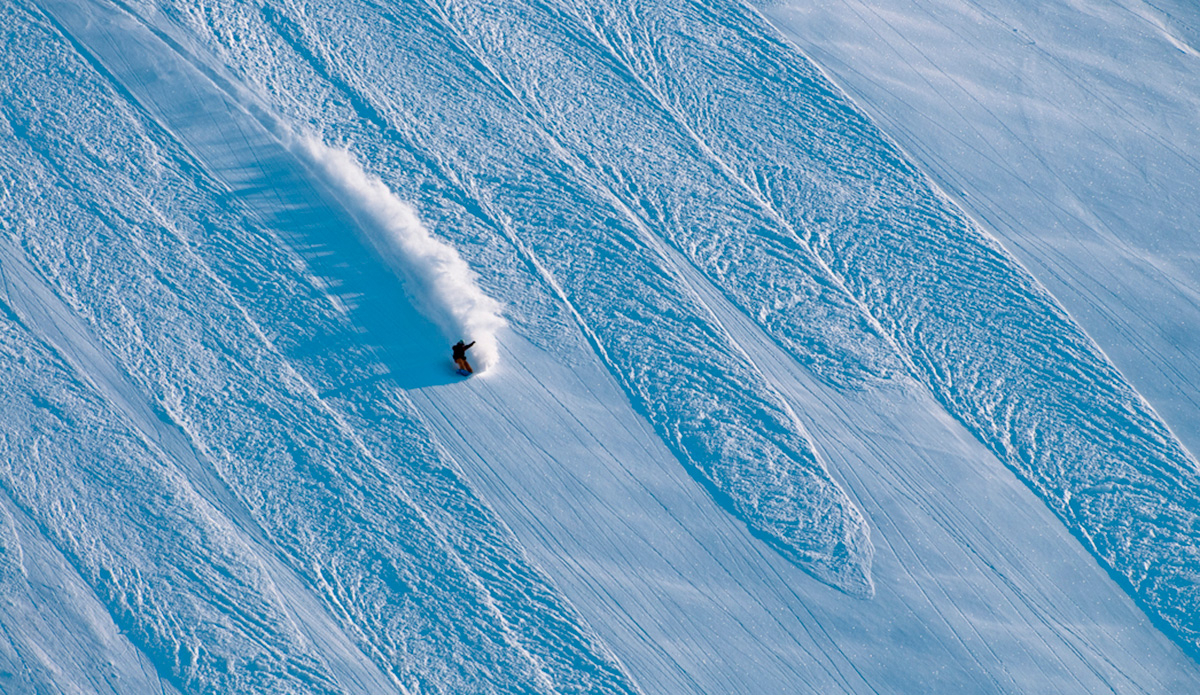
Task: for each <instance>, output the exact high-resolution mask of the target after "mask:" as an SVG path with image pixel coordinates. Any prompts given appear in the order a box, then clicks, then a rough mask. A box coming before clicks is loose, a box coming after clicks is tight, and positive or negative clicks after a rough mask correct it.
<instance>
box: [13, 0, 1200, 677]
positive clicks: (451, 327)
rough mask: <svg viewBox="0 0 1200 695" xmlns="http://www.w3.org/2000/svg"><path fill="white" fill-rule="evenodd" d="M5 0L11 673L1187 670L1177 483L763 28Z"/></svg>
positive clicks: (1191, 594) (755, 18)
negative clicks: (463, 363)
mask: <svg viewBox="0 0 1200 695" xmlns="http://www.w3.org/2000/svg"><path fill="white" fill-rule="evenodd" d="M2 11H3V17H2V19H3V21H2V22H0V26H2V27H4V29H3V31H4V36H5V39H6V41H5V50H4V51H3V53H2V54H0V55H2V57H3V60H4V66H3V70H0V75H3V78H0V85H2V87H0V89H2V94H0V132H3V134H4V136H5V137H4V138H3V144H2V146H0V157H2V158H3V162H4V166H3V167H0V176H2V177H3V178H0V199H2V200H3V201H4V204H5V208H6V214H5V215H4V216H3V218H2V219H3V221H2V224H3V230H4V235H3V239H2V243H0V270H2V271H3V280H4V288H5V294H4V298H3V302H2V304H3V307H4V311H3V314H2V316H0V318H2V321H3V322H2V324H0V328H2V332H0V336H2V340H3V346H4V348H3V350H2V351H0V357H2V360H0V365H2V367H3V369H2V370H0V375H2V376H0V389H2V390H3V393H4V397H5V402H6V403H8V404H9V406H8V409H7V410H6V411H5V414H4V416H3V417H4V425H5V427H4V428H3V433H2V434H0V450H2V451H3V455H2V456H0V461H2V462H3V465H2V466H0V487H2V488H3V492H4V495H3V496H2V498H0V499H2V501H3V510H4V515H3V516H0V548H2V549H3V555H2V559H3V565H2V566H0V579H2V581H3V582H4V586H5V590H4V592H3V593H4V596H5V598H6V601H5V603H4V609H3V610H0V625H3V628H4V631H3V636H4V638H3V640H0V659H2V660H3V664H0V685H2V686H3V688H4V689H5V691H14V692H25V691H28V692H37V691H39V690H64V691H69V690H73V689H77V690H81V691H84V692H92V691H99V692H110V691H111V692H152V691H156V690H161V691H170V692H175V691H178V692H271V693H277V692H366V693H377V692H411V693H417V692H505V693H509V692H589V693H592V692H653V693H658V692H762V693H769V692H780V693H783V692H797V691H800V692H839V691H841V692H871V691H883V692H895V691H918V690H920V691H932V692H951V691H960V692H961V691H966V692H1026V691H1040V692H1096V691H1101V690H1114V691H1118V692H1179V691H1187V690H1189V689H1193V688H1195V687H1196V685H1197V683H1200V670H1198V668H1197V664H1196V663H1195V661H1194V660H1193V659H1192V658H1190V657H1189V655H1188V653H1187V651H1185V650H1187V649H1193V648H1194V645H1195V639H1196V634H1197V625H1196V624H1195V622H1194V620H1195V619H1194V617H1193V616H1194V614H1195V611H1194V608H1195V605H1196V595H1195V589H1194V582H1193V581H1191V580H1189V576H1190V575H1189V573H1194V572H1195V571H1196V568H1197V564H1196V561H1195V558H1194V557H1192V555H1191V554H1190V553H1192V552H1194V551H1193V549H1194V547H1195V545H1196V544H1195V535H1196V530H1195V529H1196V525H1195V523H1194V516H1195V511H1196V510H1197V509H1198V508H1200V507H1198V505H1196V502H1195V497H1196V493H1197V490H1198V488H1197V485H1196V480H1195V462H1194V460H1193V459H1192V458H1191V456H1190V455H1189V454H1188V453H1187V451H1186V450H1185V449H1184V448H1183V447H1182V446H1181V444H1180V443H1179V441H1178V440H1176V438H1175V437H1174V436H1173V434H1172V433H1171V431H1169V430H1168V429H1167V428H1166V427H1165V426H1164V423H1163V421H1162V420H1160V419H1159V418H1158V416H1157V415H1156V413H1155V412H1154V411H1153V410H1152V409H1151V408H1150V407H1149V406H1148V405H1147V403H1146V401H1145V400H1143V398H1142V396H1141V395H1140V394H1139V392H1138V391H1136V390H1134V388H1133V387H1132V386H1131V384H1130V383H1129V382H1127V381H1126V380H1125V378H1124V377H1123V376H1122V374H1121V373H1120V372H1118V371H1117V370H1116V369H1115V368H1114V366H1113V365H1112V363H1110V361H1109V358H1108V357H1107V356H1106V353H1105V352H1103V351H1102V350H1101V349H1100V347H1098V346H1097V344H1096V343H1094V342H1093V341H1092V339H1091V338H1090V337H1089V335H1088V334H1087V333H1085V332H1084V331H1083V330H1082V329H1081V327H1080V325H1079V324H1078V323H1076V320H1075V319H1074V318H1072V316H1071V315H1069V314H1068V313H1067V312H1066V311H1064V309H1063V307H1062V305H1060V303H1059V301H1058V300H1057V298H1056V297H1055V296H1054V295H1052V294H1051V293H1050V292H1048V291H1047V289H1046V286H1045V285H1044V284H1042V283H1040V282H1039V279H1035V278H1038V277H1039V276H1037V275H1036V273H1035V274H1034V275H1031V274H1030V273H1029V272H1028V271H1026V270H1025V268H1024V267H1023V266H1022V265H1021V264H1020V263H1019V262H1018V261H1017V260H1016V259H1015V258H1014V257H1013V256H1011V255H1010V254H1009V253H1008V252H1006V251H1005V250H1004V249H1003V248H1001V247H1000V246H999V245H998V244H997V243H996V242H994V241H993V240H992V239H991V237H989V236H988V233H987V232H986V231H985V230H984V229H982V228H980V227H979V226H978V225H976V224H975V223H974V222H973V221H972V220H971V219H970V218H968V217H966V216H965V215H964V214H963V213H962V212H960V211H959V209H958V208H956V207H955V206H954V205H953V204H952V203H951V202H950V201H949V200H948V199H947V198H946V197H945V196H944V195H943V194H941V192H940V191H939V190H938V189H937V188H935V187H934V186H933V185H931V183H930V182H929V180H928V179H927V178H926V177H925V176H924V175H923V174H922V173H921V170H920V169H918V168H917V167H916V166H915V165H914V163H913V162H912V161H910V160H908V159H907V158H906V155H905V154H904V153H903V151H902V150H900V149H898V148H897V147H896V146H895V145H894V144H893V143H892V141H891V140H890V139H889V138H888V137H887V136H886V135H885V134H884V133H882V132H881V131H879V130H878V129H877V128H876V127H875V125H873V123H872V122H871V121H870V120H868V119H867V118H865V117H864V114H863V112H862V111H860V110H859V108H858V107H857V106H856V105H855V104H853V103H851V102H850V101H849V100H847V99H846V98H845V97H844V96H843V95H842V94H841V93H840V92H839V91H838V90H837V89H836V88H835V87H834V86H833V85H832V84H831V83H830V82H828V81H827V80H826V79H825V78H824V77H823V76H822V74H821V73H820V72H819V71H817V70H816V69H815V68H814V67H813V66H812V65H811V64H810V63H808V62H806V61H805V59H804V58H803V57H802V56H801V55H800V54H799V53H798V52H797V51H796V49H795V46H794V45H792V44H791V43H789V42H788V41H786V40H783V39H782V38H781V36H780V34H779V33H778V30H777V29H776V28H775V27H773V26H772V25H770V24H769V23H768V22H767V21H766V20H764V18H763V17H762V16H760V15H759V14H758V13H757V11H755V10H754V9H753V8H750V7H747V6H744V5H741V4H738V3H728V4H727V3H711V4H704V5H693V4H682V5H681V4H679V3H661V4H660V3H640V4H636V5H625V4H622V3H605V4H599V5H596V4H592V3H579V4H576V3H572V2H550V3H541V2H532V3H517V2H505V3H497V4H457V3H454V2H450V3H444V4H439V3H436V2H429V3H410V4H401V5H397V6H390V5H382V4H377V3H373V2H367V1H364V2H349V3H347V2H337V3H321V2H316V3H303V2H284V1H281V2H270V3H262V4H248V3H236V2H212V3H205V4H196V3H190V2H189V3H170V2H163V3H157V4H156V3H124V2H120V1H117V2H83V1H79V0H39V1H36V2H33V1H31V2H13V3H9V4H7V5H4V6H3V8H2ZM464 263H465V264H464ZM447 269H448V270H447ZM468 304H469V305H470V306H474V307H475V308H474V309H466V310H465V311H464V313H462V314H461V315H460V316H458V317H455V318H453V319H448V318H447V317H446V315H445V314H446V312H445V311H444V308H445V307H447V306H454V307H455V308H462V307H464V305H468ZM506 326H507V327H506ZM456 330H470V331H471V332H472V335H470V336H464V337H468V338H469V337H474V336H476V335H477V336H478V337H480V338H482V339H483V341H484V344H483V345H481V346H480V347H481V348H486V349H487V350H485V351H481V353H480V357H482V358H483V362H484V363H486V364H487V366H488V369H487V370H486V371H485V372H483V373H482V374H480V375H479V376H477V377H474V378H472V379H470V380H467V381H463V380H460V379H459V378H458V377H457V376H455V375H454V374H453V372H452V371H451V370H450V365H449V364H447V359H446V352H447V349H448V347H447V345H448V340H449V339H451V338H453V337H454V336H453V332H454V331H456ZM1014 471H1015V472H1016V473H1017V474H1019V475H1020V478H1018V477H1017V475H1014ZM1081 540H1082V541H1083V543H1081V542H1080V541H1081ZM32 616H36V618H33V617H32Z"/></svg>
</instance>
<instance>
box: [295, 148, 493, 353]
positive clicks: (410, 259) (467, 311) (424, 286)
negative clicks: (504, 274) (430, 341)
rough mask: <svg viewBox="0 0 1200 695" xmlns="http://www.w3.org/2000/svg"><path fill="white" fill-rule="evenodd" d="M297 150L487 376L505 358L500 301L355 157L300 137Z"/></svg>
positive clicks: (420, 305)
mask: <svg viewBox="0 0 1200 695" xmlns="http://www.w3.org/2000/svg"><path fill="white" fill-rule="evenodd" d="M291 147H292V149H293V150H294V151H296V152H297V153H298V154H300V155H301V156H303V157H304V158H305V159H306V160H307V161H309V162H310V163H311V164H313V165H314V170H315V171H316V172H317V173H318V174H320V175H321V176H322V177H323V178H324V180H325V182H326V183H327V184H328V185H329V186H330V188H332V189H333V191H334V192H335V193H337V194H338V195H339V196H340V198H341V200H342V202H343V203H344V204H346V206H347V207H348V208H349V209H350V211H351V212H352V213H353V214H354V216H355V217H356V218H357V219H358V222H359V224H360V225H362V228H363V233H364V234H365V235H366V237H367V240H368V241H370V243H371V244H372V245H373V246H374V247H375V248H376V250H377V251H378V252H379V253H380V254H382V255H383V257H384V259H385V260H386V261H387V262H388V263H389V264H390V265H391V266H392V267H393V268H394V269H395V270H396V271H397V272H398V273H400V275H401V277H402V279H403V280H404V284H405V287H406V289H407V291H408V294H409V297H410V298H411V299H412V300H413V302H414V303H415V304H416V306H417V308H418V309H419V310H421V312H422V313H424V314H425V315H426V316H428V317H429V318H430V320H432V321H433V322H434V323H435V324H436V325H437V326H438V328H440V329H441V331H442V333H443V334H444V335H445V337H446V339H447V340H448V341H450V342H454V341H457V340H459V339H464V340H466V341H468V342H470V341H472V340H474V341H475V342H476V345H475V347H474V348H472V352H471V357H472V361H473V362H475V364H476V366H477V367H478V368H479V370H480V371H483V370H486V369H487V368H489V367H491V366H494V365H495V364H496V363H497V362H498V361H499V350H498V349H497V345H496V333H497V332H498V331H499V330H500V329H501V328H503V327H504V325H505V321H504V318H503V317H502V316H501V313H500V312H501V309H502V306H501V304H500V302H498V301H496V300H495V299H492V298H491V297H489V296H487V295H486V294H484V292H483V290H482V289H480V287H479V285H478V284H477V283H476V276H475V273H474V271H472V270H471V268H470V266H468V265H467V263H466V261H464V260H463V259H462V256H460V255H459V254H458V251H457V250H456V249H455V248H454V247H453V246H451V245H450V244H448V243H446V242H444V241H440V240H438V239H436V238H434V236H433V235H432V234H430V233H429V230H428V229H426V228H425V226H424V225H422V224H421V221H420V220H419V219H418V218H417V214H416V212H415V211H414V210H413V209H412V207H411V206H409V205H408V204H407V203H405V202H404V201H403V200H401V199H400V198H398V197H397V196H396V194H395V193H393V192H392V191H391V189H389V188H388V187H387V185H386V184H384V183H383V181H381V180H380V179H379V178H378V177H376V176H373V175H371V174H368V173H367V172H366V171H364V170H363V168H362V166H361V165H359V163H358V162H356V161H355V160H354V158H353V156H351V155H350V153H349V152H347V151H345V150H342V149H337V148H333V147H330V146H328V145H326V144H325V143H323V142H321V141H320V140H318V139H316V138H315V137H311V136H307V137H296V138H295V139H294V141H293V142H292V145H291Z"/></svg>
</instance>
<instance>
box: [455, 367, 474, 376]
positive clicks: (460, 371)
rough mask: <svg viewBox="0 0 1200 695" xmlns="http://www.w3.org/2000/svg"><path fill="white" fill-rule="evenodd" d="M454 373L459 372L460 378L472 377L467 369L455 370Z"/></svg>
mask: <svg viewBox="0 0 1200 695" xmlns="http://www.w3.org/2000/svg"><path fill="white" fill-rule="evenodd" d="M454 371H456V372H458V375H459V376H471V373H470V372H468V371H467V370H465V369H455V370H454Z"/></svg>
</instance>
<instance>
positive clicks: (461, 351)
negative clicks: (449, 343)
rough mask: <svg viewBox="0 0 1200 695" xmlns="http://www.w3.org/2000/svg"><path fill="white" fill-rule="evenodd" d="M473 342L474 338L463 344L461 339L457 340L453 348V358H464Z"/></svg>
mask: <svg viewBox="0 0 1200 695" xmlns="http://www.w3.org/2000/svg"><path fill="white" fill-rule="evenodd" d="M474 344H475V341H474V340H472V341H471V342H470V344H468V345H463V341H461V340H460V341H458V343H457V344H456V345H455V346H454V348H453V349H454V359H456V360H465V359H466V358H467V350H469V349H470V348H471V346H472V345H474Z"/></svg>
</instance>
